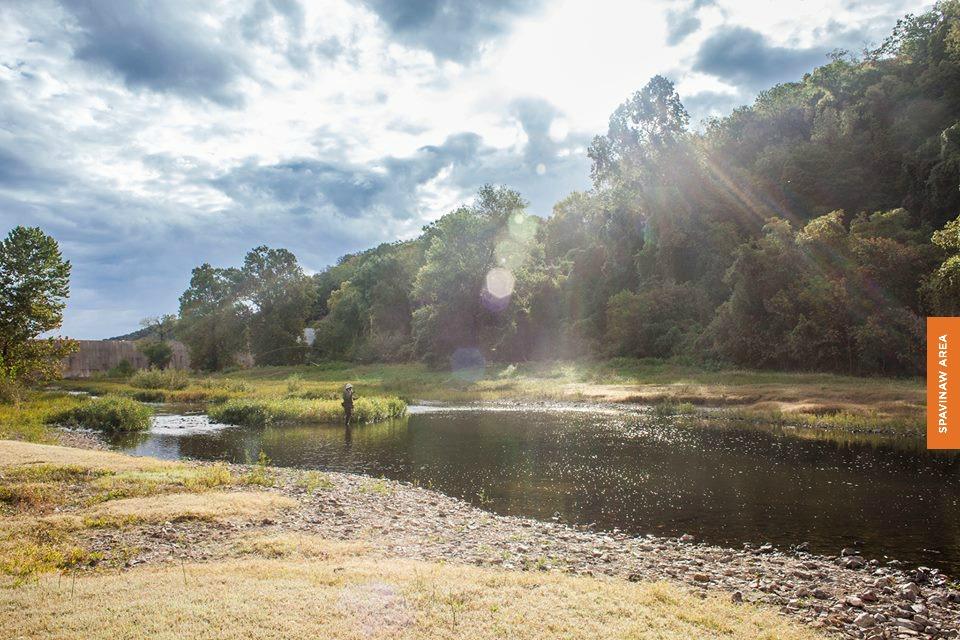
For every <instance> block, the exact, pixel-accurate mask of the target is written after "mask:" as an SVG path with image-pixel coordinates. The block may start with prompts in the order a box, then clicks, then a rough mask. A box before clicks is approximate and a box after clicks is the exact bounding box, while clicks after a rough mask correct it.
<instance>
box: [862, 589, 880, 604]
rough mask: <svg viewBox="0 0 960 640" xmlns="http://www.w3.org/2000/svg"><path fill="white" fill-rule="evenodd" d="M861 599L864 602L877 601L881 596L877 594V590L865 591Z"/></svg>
mask: <svg viewBox="0 0 960 640" xmlns="http://www.w3.org/2000/svg"><path fill="white" fill-rule="evenodd" d="M860 599H861V600H863V601H864V602H877V601H878V600H879V599H880V597H879V596H877V592H876V591H864V592H863V593H861V594H860Z"/></svg>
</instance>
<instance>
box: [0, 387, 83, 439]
mask: <svg viewBox="0 0 960 640" xmlns="http://www.w3.org/2000/svg"><path fill="white" fill-rule="evenodd" d="M82 402H83V399H82V398H78V397H77V396H72V395H67V394H65V393H49V392H38V391H31V392H28V393H26V394H24V396H23V399H22V400H21V402H20V403H19V404H2V403H0V438H6V439H10V440H26V441H27V442H53V441H54V440H55V438H54V436H53V435H52V434H51V432H50V429H49V428H48V426H47V423H48V422H49V420H50V418H51V417H52V416H54V415H58V414H62V413H63V412H65V411H69V410H70V409H73V408H75V407H77V406H79V405H80V404H81V403H82Z"/></svg>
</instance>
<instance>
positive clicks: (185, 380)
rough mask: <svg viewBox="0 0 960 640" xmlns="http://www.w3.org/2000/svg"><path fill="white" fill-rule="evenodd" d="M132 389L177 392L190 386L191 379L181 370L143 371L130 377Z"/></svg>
mask: <svg viewBox="0 0 960 640" xmlns="http://www.w3.org/2000/svg"><path fill="white" fill-rule="evenodd" d="M129 384H130V386H131V387H137V388H139V389H170V390H173V391H177V390H180V389H186V388H187V387H189V386H190V378H189V377H188V376H187V374H186V372H184V371H180V370H179V369H164V370H160V369H143V370H140V371H137V372H136V373H135V374H133V375H132V376H131V377H130V380H129Z"/></svg>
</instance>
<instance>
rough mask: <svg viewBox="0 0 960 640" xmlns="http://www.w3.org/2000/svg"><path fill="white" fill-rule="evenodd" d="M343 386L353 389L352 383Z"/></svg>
mask: <svg viewBox="0 0 960 640" xmlns="http://www.w3.org/2000/svg"><path fill="white" fill-rule="evenodd" d="M343 388H344V389H353V385H352V384H347V385H344V387H343Z"/></svg>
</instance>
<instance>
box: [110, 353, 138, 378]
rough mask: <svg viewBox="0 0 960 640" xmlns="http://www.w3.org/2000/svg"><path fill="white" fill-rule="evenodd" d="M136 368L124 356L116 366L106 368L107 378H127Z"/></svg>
mask: <svg viewBox="0 0 960 640" xmlns="http://www.w3.org/2000/svg"><path fill="white" fill-rule="evenodd" d="M134 371H136V369H134V368H133V365H132V364H130V361H129V360H127V359H126V358H124V359H123V360H121V361H120V362H118V363H117V366H115V367H111V368H109V369H107V377H108V378H129V377H130V376H132V375H133V372H134Z"/></svg>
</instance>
